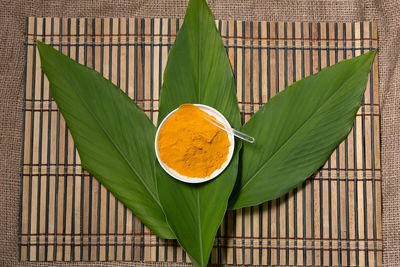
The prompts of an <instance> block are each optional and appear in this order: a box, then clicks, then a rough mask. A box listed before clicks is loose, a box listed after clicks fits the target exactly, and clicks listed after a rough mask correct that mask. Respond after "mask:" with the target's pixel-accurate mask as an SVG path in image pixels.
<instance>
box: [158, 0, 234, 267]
mask: <svg viewBox="0 0 400 267" xmlns="http://www.w3.org/2000/svg"><path fill="white" fill-rule="evenodd" d="M184 103H200V104H205V105H209V106H211V107H214V108H216V109H217V110H219V111H220V112H221V113H222V114H223V115H224V116H225V117H226V118H227V119H228V121H229V122H230V124H231V125H232V126H233V127H235V128H239V127H240V114H239V108H238V104H237V99H236V93H235V83H234V78H233V74H232V69H231V66H230V63H229V59H228V57H227V54H226V51H225V48H224V46H223V43H222V40H221V37H220V35H219V33H218V31H217V29H216V26H215V20H214V17H213V15H212V14H211V11H210V9H209V8H208V6H207V3H206V2H205V1H204V0H190V1H189V6H188V8H187V11H186V15H185V20H184V23H183V25H182V27H181V29H180V30H179V33H178V35H177V37H176V40H175V43H174V45H173V47H172V48H171V50H170V53H169V56H168V62H167V66H166V69H165V72H164V83H163V88H162V90H161V97H160V113H159V118H158V122H159V123H160V122H161V121H162V119H163V118H164V117H165V116H166V115H167V114H168V113H169V112H170V111H172V110H173V109H175V108H177V107H178V106H179V105H181V104H184ZM239 148H240V143H238V142H237V143H236V150H235V154H234V157H233V159H232V161H231V163H230V165H229V166H228V168H227V169H226V170H225V171H224V172H223V173H222V174H221V175H220V176H218V177H217V178H216V179H214V180H212V181H210V182H207V183H204V184H197V185H193V184H185V183H182V182H179V181H177V180H175V179H174V178H172V177H170V176H168V175H167V174H166V173H165V172H164V171H163V170H162V169H161V167H160V166H159V164H158V162H156V169H157V182H158V192H159V197H160V202H161V205H162V207H163V210H164V212H165V215H166V217H167V221H168V224H169V225H170V227H171V229H172V230H173V232H174V233H175V235H176V237H177V239H178V241H179V243H180V244H181V245H182V246H183V248H184V249H185V250H186V252H187V253H188V254H189V256H190V258H191V259H192V261H193V263H195V264H196V265H200V266H205V265H206V264H207V262H208V259H209V256H210V252H211V249H212V245H213V241H214V237H215V234H216V232H217V230H218V227H219V225H220V223H221V221H222V218H223V216H224V214H225V211H226V207H227V201H228V198H229V195H230V193H231V190H232V188H233V186H234V184H235V181H236V177H237V166H238V150H239Z"/></svg>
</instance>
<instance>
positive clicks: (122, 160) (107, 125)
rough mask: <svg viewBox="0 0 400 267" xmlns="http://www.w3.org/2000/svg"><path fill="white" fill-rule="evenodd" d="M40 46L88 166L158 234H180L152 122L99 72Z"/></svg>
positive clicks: (55, 93)
mask: <svg viewBox="0 0 400 267" xmlns="http://www.w3.org/2000/svg"><path fill="white" fill-rule="evenodd" d="M37 45H38V48H39V52H40V59H41V64H42V69H43V71H44V72H45V74H46V76H47V78H48V79H49V81H50V87H51V95H52V97H53V98H54V100H55V101H56V103H57V105H58V108H59V109H60V111H61V113H62V115H63V116H64V119H65V121H66V122H67V125H68V127H69V129H70V131H71V135H72V137H73V139H74V142H75V145H76V147H77V149H78V152H79V156H80V158H81V161H82V166H83V167H84V168H85V169H86V170H87V171H89V172H90V173H91V174H93V175H94V176H95V177H96V178H97V179H98V180H99V181H100V182H101V183H102V184H103V185H104V186H105V187H106V188H107V189H108V190H109V191H111V192H112V193H113V194H114V196H115V197H117V198H118V199H119V200H120V201H121V202H122V203H124V204H125V205H126V206H127V207H128V208H129V209H131V210H132V211H133V212H134V213H135V215H136V216H137V217H139V218H140V220H142V222H144V223H145V224H146V225H147V226H148V227H149V228H150V229H151V230H152V231H153V232H154V233H156V234H157V235H159V236H160V237H163V238H174V235H173V233H172V232H171V230H170V228H169V226H168V225H167V223H166V221H165V216H164V213H163V211H162V209H161V206H160V204H159V199H158V193H157V188H156V182H155V175H154V168H153V167H154V166H153V164H154V159H155V152H154V146H153V144H154V137H155V127H154V125H153V124H152V122H151V121H150V120H149V119H148V118H147V117H146V115H145V114H144V112H143V111H142V110H140V109H139V107H138V106H137V105H136V104H135V103H134V102H133V101H132V100H131V99H130V98H129V97H128V96H127V95H126V94H125V93H123V92H122V91H121V90H120V89H119V88H118V87H116V86H115V85H114V84H112V83H111V82H110V81H108V80H106V79H105V78H103V76H101V75H100V74H99V73H97V72H96V71H94V70H91V69H89V68H87V67H85V66H82V65H80V64H78V63H77V62H75V61H73V60H72V59H70V58H69V57H67V56H64V55H63V54H61V53H60V52H58V51H56V50H55V49H53V48H51V47H50V46H48V45H45V44H43V43H40V42H38V43H37ZM139 152H140V153H139Z"/></svg>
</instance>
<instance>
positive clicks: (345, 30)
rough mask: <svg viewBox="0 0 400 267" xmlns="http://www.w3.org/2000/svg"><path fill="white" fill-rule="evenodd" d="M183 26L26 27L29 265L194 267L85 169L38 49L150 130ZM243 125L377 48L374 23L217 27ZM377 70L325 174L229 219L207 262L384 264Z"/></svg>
mask: <svg viewBox="0 0 400 267" xmlns="http://www.w3.org/2000/svg"><path fill="white" fill-rule="evenodd" d="M182 22H183V20H175V19H135V18H130V19H127V18H114V19H113V18H106V19H85V18H79V19H75V18H63V19H60V18H33V17H30V18H27V20H26V45H25V47H26V57H25V58H26V72H25V74H26V75H25V94H24V102H25V105H24V118H23V121H24V123H23V128H24V136H23V148H22V167H21V181H22V183H21V217H20V218H21V219H20V233H19V252H20V260H22V261H144V262H150V261H162V262H189V261H190V260H189V257H188V256H187V255H186V254H185V252H184V251H182V249H181V248H180V247H179V245H178V244H177V243H176V241H171V240H170V241H165V240H161V239H159V238H157V237H156V236H155V235H154V234H152V233H151V232H150V231H149V230H148V229H147V228H146V227H145V226H144V225H143V224H141V222H140V221H139V220H138V219H137V218H136V217H135V216H134V214H132V213H131V212H130V211H129V210H127V209H126V208H125V207H124V206H123V205H122V204H121V203H119V202H118V201H116V200H115V198H114V197H113V195H111V194H110V193H109V192H108V191H107V190H106V189H105V188H104V187H103V186H102V185H100V184H99V183H98V182H97V180H96V179H95V178H94V177H92V176H91V175H90V174H88V173H87V172H85V171H83V170H82V168H81V165H80V160H79V155H78V153H77V151H76V148H75V147H74V144H73V140H72V138H71V135H70V133H69V132H68V129H67V127H66V125H65V122H64V120H63V117H62V115H61V114H60V112H59V111H58V109H57V106H56V104H55V102H54V101H53V100H52V98H51V96H50V93H49V84H48V81H47V79H46V78H45V76H44V75H43V73H42V72H41V70H40V62H39V55H38V52H37V49H36V47H35V43H34V40H35V39H37V40H40V41H44V42H46V43H48V44H52V45H54V47H55V48H56V49H59V50H61V51H62V52H63V53H65V54H67V55H69V56H70V57H72V58H73V59H75V60H77V61H78V62H80V63H82V64H84V65H87V66H89V67H91V68H94V69H96V70H97V71H99V72H100V73H102V74H103V75H104V76H105V77H106V78H108V79H110V80H111V81H112V82H113V83H115V84H117V85H118V86H119V87H121V89H122V90H123V91H125V92H126V93H127V94H128V95H129V96H130V97H131V98H132V99H134V101H135V102H136V103H137V104H138V105H139V106H140V107H142V109H143V110H144V111H145V112H146V114H147V115H148V116H149V117H150V118H151V119H152V120H153V121H154V122H155V121H156V119H157V111H158V101H159V90H160V88H161V84H162V71H163V69H164V67H165V64H166V61H167V56H168V49H169V48H170V47H171V45H172V44H173V42H174V39H175V36H176V32H177V31H178V29H179V27H180V26H181V24H182ZM216 23H217V27H218V28H219V30H220V32H221V36H222V39H223V41H224V44H225V46H226V51H227V53H228V56H229V59H230V60H231V64H232V68H233V71H234V74H235V77H236V82H237V95H238V100H239V106H240V110H241V112H242V120H243V121H246V120H248V119H249V117H250V116H251V115H252V114H254V112H255V111H257V110H258V109H259V108H260V106H261V105H262V104H264V103H265V102H267V101H268V99H270V98H271V97H273V96H274V95H275V94H276V93H277V92H279V91H281V90H283V89H284V88H285V87H286V86H288V85H289V84H291V83H292V82H294V81H296V80H299V79H301V78H302V77H305V76H308V75H310V74H312V73H316V72H318V71H319V70H320V69H321V68H323V67H325V66H329V65H332V64H334V63H336V62H338V61H340V60H342V59H346V58H351V57H354V56H357V55H360V54H362V53H365V52H367V51H369V50H371V49H375V48H377V45H378V37H377V26H376V24H375V23H374V22H354V23H333V22H332V23H322V22H321V23H302V22H295V23H292V22H265V21H262V22H242V21H216ZM379 123H380V111H379V99H378V64H377V58H376V59H375V61H374V63H373V67H372V70H371V75H370V78H369V80H368V84H367V88H366V92H365V95H364V99H363V104H362V107H361V109H360V110H359V112H358V113H357V117H356V121H355V123H354V129H353V130H352V131H351V133H350V135H349V136H348V138H347V139H346V140H345V141H344V142H343V143H342V144H341V145H340V146H339V147H338V149H337V150H336V151H335V152H334V153H333V154H332V156H331V157H330V159H329V160H328V161H327V162H326V164H325V166H323V167H322V168H321V169H320V171H319V172H318V173H316V174H315V175H314V176H313V177H311V178H310V179H308V180H307V181H305V182H304V183H303V184H302V185H300V186H298V187H297V188H296V189H295V190H293V191H292V192H290V193H288V194H287V195H285V196H283V197H281V198H280V199H277V200H273V201H269V202H266V203H264V204H262V205H259V206H255V207H251V208H245V209H241V210H236V211H230V212H228V213H227V215H226V216H225V219H224V221H223V222H222V225H221V228H220V230H219V231H218V235H217V237H216V240H215V246H214V249H213V252H212V255H211V260H210V261H211V263H222V264H224V263H227V264H251V265H324V266H336V265H343V266H380V265H382V229H381V220H382V219H381V217H382V211H381V182H382V180H381V179H382V178H381V163H380V136H379V135H380V133H379Z"/></svg>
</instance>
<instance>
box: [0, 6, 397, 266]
mask: <svg viewBox="0 0 400 267" xmlns="http://www.w3.org/2000/svg"><path fill="white" fill-rule="evenodd" d="M1 4H2V7H3V8H2V10H1V15H0V19H1V24H0V25H1V27H2V29H1V32H0V38H1V43H2V44H1V46H2V47H1V49H0V75H1V77H0V170H1V176H0V182H1V184H0V190H1V191H0V197H1V202H0V208H1V210H2V213H1V215H0V216H1V218H0V231H1V233H0V265H1V266H17V265H18V264H19V263H18V257H17V252H18V248H17V233H18V220H19V218H18V216H19V215H18V214H19V205H20V199H19V196H20V193H19V192H20V160H21V159H20V153H21V140H22V104H23V82H24V81H23V77H24V75H23V72H24V58H23V55H24V52H23V51H24V43H23V42H24V39H23V37H24V30H25V17H26V16H43V17H46V16H63V17H135V16H136V17H171V18H173V17H180V18H182V17H183V15H184V11H185V8H186V5H187V1H177V0H174V1H63V2H58V1H36V2H35V1H2V3H1ZM209 5H210V8H211V10H212V11H213V13H214V15H215V17H216V18H217V19H235V20H268V21H363V20H364V21H365V20H372V21H376V22H377V23H378V34H379V53H378V57H379V76H380V107H381V116H382V117H381V146H382V177H383V188H382V195H383V226H382V228H383V237H384V239H383V240H384V264H385V265H387V266H398V265H399V264H400V244H399V242H400V231H399V225H400V224H399V222H398V221H399V219H400V208H399V207H400V195H399V190H400V178H399V177H400V175H399V174H400V162H399V161H400V155H399V153H397V152H398V151H400V135H399V134H398V133H399V132H400V123H399V116H398V114H399V112H400V91H399V90H400V83H399V79H400V67H399V66H398V64H396V63H400V62H399V59H400V57H399V44H398V40H399V38H400V27H399V26H398V24H399V20H400V19H398V16H399V15H400V14H399V13H400V2H399V1H397V0H392V1H363V2H361V1H286V0H285V1H260V0H259V1H234V2H230V1H209ZM103 264H105V265H107V266H128V264H123V263H116V262H114V263H97V264H91V266H99V265H103ZM23 265H29V266H44V265H46V266H49V265H54V264H53V263H50V264H48V263H47V264H46V263H23ZM57 265H69V264H68V263H59V264H57ZM71 265H81V266H88V264H86V263H80V264H71ZM155 265H156V266H166V265H168V266H170V264H146V265H144V264H142V263H139V264H138V266H155ZM175 265H176V264H175ZM129 266H132V264H131V263H129ZM176 266H187V265H181V264H180V265H176Z"/></svg>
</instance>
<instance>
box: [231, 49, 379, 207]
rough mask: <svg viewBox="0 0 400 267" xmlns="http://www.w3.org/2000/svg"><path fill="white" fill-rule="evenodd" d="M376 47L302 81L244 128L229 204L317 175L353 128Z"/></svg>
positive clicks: (276, 193) (273, 194)
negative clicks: (251, 140) (251, 141)
mask: <svg viewBox="0 0 400 267" xmlns="http://www.w3.org/2000/svg"><path fill="white" fill-rule="evenodd" d="M374 55H375V51H371V52H369V53H366V54H364V55H361V56H359V57H356V58H353V59H350V60H345V61H342V62H339V63H338V64H336V65H334V66H331V67H327V68H325V69H323V70H321V71H320V72H319V73H317V74H315V75H312V76H309V77H307V78H305V79H303V80H301V81H298V82H296V83H294V84H292V85H291V86H289V87H288V88H286V89H285V90H284V91H282V92H281V93H279V94H277V95H276V96H275V97H273V98H272V99H271V100H270V101H269V102H268V103H266V104H265V105H264V106H263V107H262V108H261V109H260V110H259V111H258V112H257V113H256V114H255V115H254V116H253V117H252V118H251V119H250V120H249V121H248V122H247V123H246V124H245V125H244V126H243V127H242V131H243V132H245V133H247V134H249V135H251V136H254V137H255V139H256V142H255V143H254V144H244V146H243V153H242V158H241V160H242V166H241V170H242V171H241V174H240V177H239V178H238V179H239V180H238V183H237V185H236V186H235V189H234V192H233V193H232V196H231V198H230V201H229V202H230V203H229V207H230V208H232V209H238V208H241V207H246V206H252V205H256V204H259V203H262V202H265V201H267V200H271V199H275V198H278V197H280V196H281V195H283V194H285V193H287V192H288V191H290V190H291V189H293V188H294V187H296V186H297V185H298V184H299V183H301V182H303V181H304V180H305V179H306V178H308V177H309V176H310V175H312V174H313V173H314V172H315V171H316V170H317V169H318V168H319V167H320V166H321V165H323V163H324V162H325V161H326V160H327V159H328V157H329V156H330V154H331V153H332V152H333V150H334V149H335V148H336V147H337V146H338V145H339V144H340V142H341V141H342V140H343V139H344V138H345V137H346V136H347V135H348V133H349V132H350V130H351V128H352V125H353V121H354V118H355V116H356V113H357V110H358V109H359V107H360V104H361V100H362V96H363V93H364V89H365V85H366V82H367V78H368V73H369V71H370V67H371V63H372V60H373V58H374Z"/></svg>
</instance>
